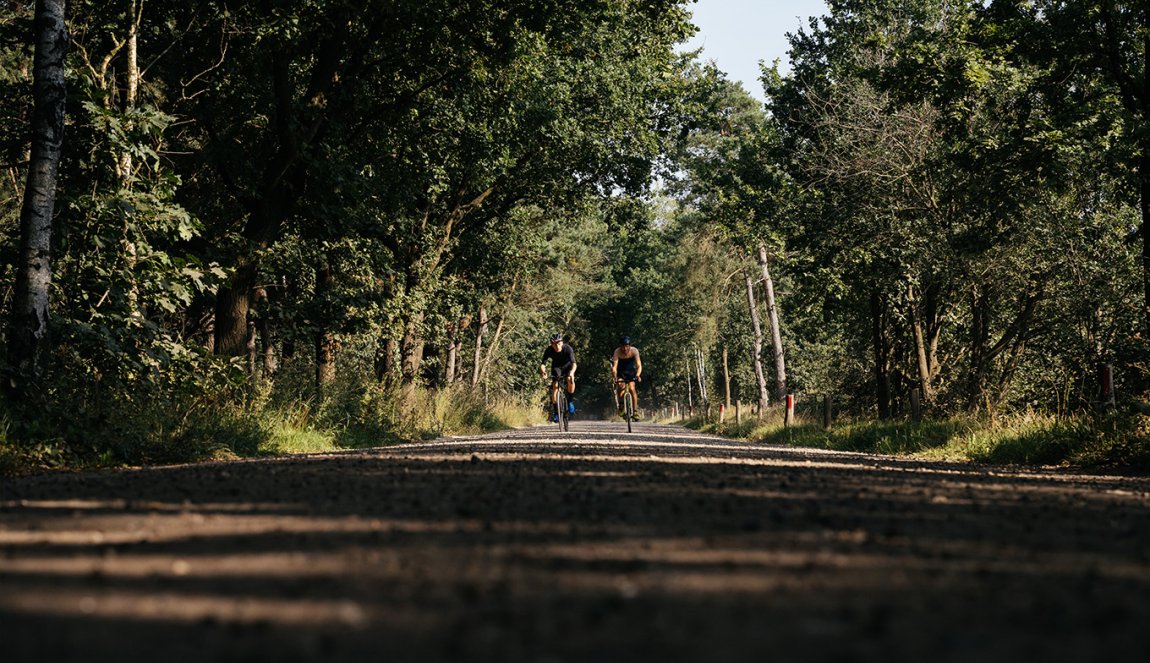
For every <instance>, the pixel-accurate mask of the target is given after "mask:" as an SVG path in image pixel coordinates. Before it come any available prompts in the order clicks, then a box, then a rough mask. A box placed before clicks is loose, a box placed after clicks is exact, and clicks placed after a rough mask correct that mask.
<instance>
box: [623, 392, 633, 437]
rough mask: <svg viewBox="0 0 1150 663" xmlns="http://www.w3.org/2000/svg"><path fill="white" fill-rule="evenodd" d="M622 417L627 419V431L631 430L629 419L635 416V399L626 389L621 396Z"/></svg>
mask: <svg viewBox="0 0 1150 663" xmlns="http://www.w3.org/2000/svg"><path fill="white" fill-rule="evenodd" d="M623 418H624V419H626V420H627V432H628V433H630V432H631V421H632V420H633V419H634V418H635V401H634V400H632V398H631V393H630V391H628V392H627V393H626V394H625V395H624V396H623Z"/></svg>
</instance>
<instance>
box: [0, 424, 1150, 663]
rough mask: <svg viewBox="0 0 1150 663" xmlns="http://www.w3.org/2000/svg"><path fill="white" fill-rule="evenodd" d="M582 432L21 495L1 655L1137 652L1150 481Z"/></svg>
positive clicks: (4, 510)
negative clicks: (1023, 471) (1021, 471)
mask: <svg viewBox="0 0 1150 663" xmlns="http://www.w3.org/2000/svg"><path fill="white" fill-rule="evenodd" d="M584 425H585V426H586V428H585V429H584V430H582V431H580V430H574V429H573V431H572V432H571V433H570V434H568V435H567V436H563V437H562V438H560V437H558V436H556V435H554V434H552V431H550V429H547V430H544V429H542V428H540V429H529V430H526V431H517V432H514V433H511V434H506V435H500V436H486V437H482V438H456V439H449V440H445V441H439V442H436V443H428V444H420V445H410V446H405V447H396V448H388V449H379V450H374V451H369V452H355V453H347V454H333V455H325V456H310V457H304V458H292V459H283V460H274V461H260V462H239V463H228V464H210V465H193V466H181V467H170V468H158V469H148V470H139V471H131V472H112V473H95V474H81V475H76V474H67V475H64V474H61V475H51V476H42V477H35V478H28V479H21V480H16V481H13V482H10V483H7V484H4V485H3V486H0V643H4V644H3V650H4V660H5V661H32V660H74V661H80V660H84V661H105V660H106V661H111V660H119V659H123V658H124V657H125V656H128V655H129V654H130V655H131V656H132V657H133V658H141V659H144V660H148V659H151V660H154V659H159V658H163V659H167V660H169V661H183V660H189V661H190V660H197V661H202V660H245V661H252V660H269V661H270V660H275V661H284V660H325V661H326V660H362V659H366V658H387V659H388V660H412V661H415V660H419V661H434V660H484V661H495V660H499V661H543V660H555V661H603V660H622V659H624V658H628V659H633V658H639V659H648V658H650V659H654V658H659V659H663V660H676V661H687V660H690V661H695V660H746V661H751V660H755V661H758V660H777V659H780V658H781V659H802V660H828V661H829V660H844V659H849V660H878V659H883V660H890V659H896V660H971V659H974V658H978V659H983V660H986V659H991V660H1005V659H1007V658H1012V659H1013V658H1017V657H1019V656H1027V657H1036V656H1037V657H1041V658H1042V659H1044V660H1114V659H1123V660H1145V659H1146V657H1147V656H1148V655H1150V636H1147V635H1145V632H1144V629H1143V628H1142V624H1144V623H1145V622H1146V621H1147V618H1148V617H1150V603H1148V602H1147V601H1145V597H1146V596H1147V595H1150V594H1148V590H1150V545H1147V544H1148V542H1150V541H1148V539H1150V499H1148V495H1150V485H1148V483H1147V482H1146V481H1145V480H1142V479H1135V478H1112V477H1101V476H1078V475H1071V474H1067V473H1061V472H1053V471H1051V472H1027V473H1020V472H1006V471H1002V470H990V469H986V468H976V467H970V466H964V465H947V464H937V463H935V464H924V463H914V462H908V461H898V460H894V459H889V458H877V457H868V456H860V455H853V454H841V453H820V452H812V451H805V450H791V449H783V448H764V447H761V446H750V445H745V444H739V443H732V442H729V441H724V440H718V439H714V438H705V437H699V436H696V435H694V434H693V433H691V432H690V431H686V430H684V429H679V428H669V427H658V426H653V425H644V426H642V428H641V429H640V430H638V431H637V434H634V435H630V436H628V435H627V434H626V433H625V432H620V431H619V430H618V426H616V427H612V426H610V425H608V424H590V423H586V424H584Z"/></svg>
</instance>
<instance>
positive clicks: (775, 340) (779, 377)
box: [759, 243, 787, 402]
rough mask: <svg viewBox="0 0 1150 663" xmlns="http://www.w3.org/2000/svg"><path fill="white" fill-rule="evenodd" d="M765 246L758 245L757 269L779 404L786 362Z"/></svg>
mask: <svg viewBox="0 0 1150 663" xmlns="http://www.w3.org/2000/svg"><path fill="white" fill-rule="evenodd" d="M769 263H770V260H769V259H768V258H767V246H766V244H762V243H760V244H759V268H760V269H761V270H762V272H763V288H764V289H765V290H766V293H767V321H768V322H769V324H770V326H771V348H772V350H773V351H774V354H775V398H776V399H777V400H779V401H780V402H781V401H783V400H784V399H786V397H787V361H786V357H785V356H784V355H783V334H782V330H780V329H779V311H778V307H777V306H776V305H775V282H774V280H773V279H772V278H771V272H770V268H769Z"/></svg>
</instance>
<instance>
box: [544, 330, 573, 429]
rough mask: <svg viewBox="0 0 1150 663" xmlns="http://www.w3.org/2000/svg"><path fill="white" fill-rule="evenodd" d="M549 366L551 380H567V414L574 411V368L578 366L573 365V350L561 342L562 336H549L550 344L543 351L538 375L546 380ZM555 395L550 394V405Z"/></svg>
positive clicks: (553, 401) (553, 402) (552, 403)
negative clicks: (549, 366)
mask: <svg viewBox="0 0 1150 663" xmlns="http://www.w3.org/2000/svg"><path fill="white" fill-rule="evenodd" d="M548 362H550V364H551V377H553V378H564V377H565V378H567V380H566V383H567V410H568V412H574V411H575V401H574V400H573V399H574V395H575V368H576V367H577V366H578V364H576V363H575V348H572V347H571V346H570V345H568V344H566V343H564V342H563V335H562V334H553V335H552V336H551V344H550V345H548V346H547V349H546V350H544V351H543V359H542V361H541V362H540V363H539V374H540V375H541V376H543V377H544V378H547V377H548V375H547V364H548ZM556 396H557V394H556V393H555V392H552V393H551V405H552V406H554V405H555V398H556Z"/></svg>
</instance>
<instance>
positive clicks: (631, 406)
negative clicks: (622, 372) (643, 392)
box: [619, 378, 638, 433]
mask: <svg viewBox="0 0 1150 663" xmlns="http://www.w3.org/2000/svg"><path fill="white" fill-rule="evenodd" d="M629 382H638V379H637V378H619V384H621V385H623V419H624V420H625V421H626V422H627V432H628V433H630V432H631V422H632V421H634V420H635V396H634V394H632V393H631V386H630V385H629V384H627V383H629Z"/></svg>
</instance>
